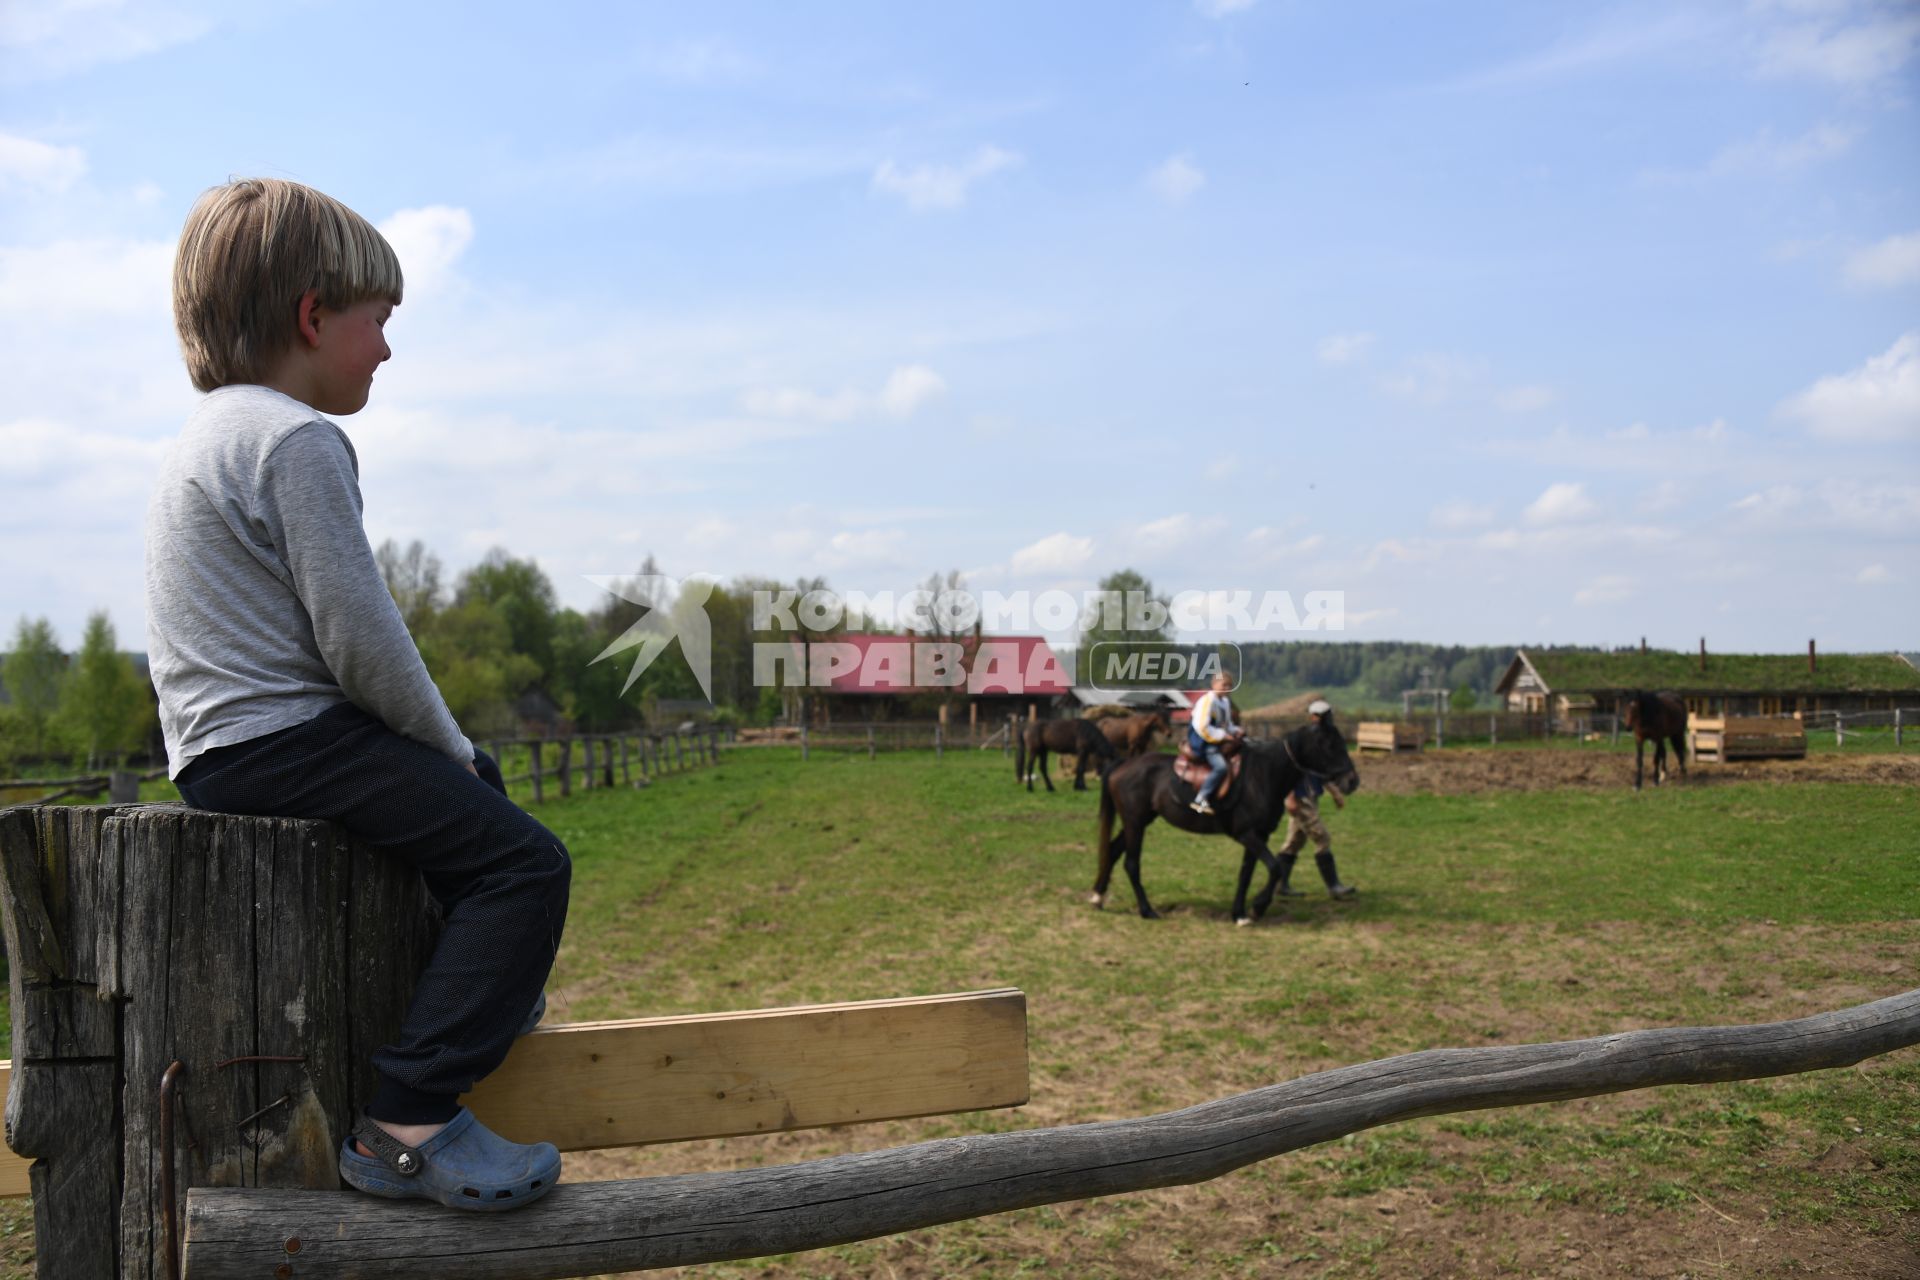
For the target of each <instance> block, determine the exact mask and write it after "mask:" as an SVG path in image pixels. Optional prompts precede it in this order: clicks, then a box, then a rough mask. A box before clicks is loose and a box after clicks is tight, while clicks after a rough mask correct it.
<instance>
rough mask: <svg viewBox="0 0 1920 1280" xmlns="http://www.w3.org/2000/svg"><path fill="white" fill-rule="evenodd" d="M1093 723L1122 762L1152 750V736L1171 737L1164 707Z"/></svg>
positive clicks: (1171, 726) (1169, 723) (1171, 730)
mask: <svg viewBox="0 0 1920 1280" xmlns="http://www.w3.org/2000/svg"><path fill="white" fill-rule="evenodd" d="M1093 723H1095V724H1097V725H1099V726H1100V732H1102V733H1104V734H1106V735H1107V741H1108V742H1109V743H1111V744H1112V745H1113V749H1114V750H1115V751H1116V752H1118V753H1119V755H1120V758H1121V759H1122V760H1131V759H1133V758H1134V757H1135V756H1143V755H1145V754H1147V752H1149V751H1151V750H1153V735H1154V734H1156V733H1164V734H1166V735H1167V736H1168V737H1169V738H1171V737H1172V736H1173V721H1172V720H1171V719H1169V718H1168V716H1167V712H1166V708H1164V707H1162V708H1161V709H1160V710H1158V711H1140V712H1136V713H1134V714H1133V715H1130V716H1109V717H1107V718H1106V719H1105V720H1096V721H1094V722H1093Z"/></svg>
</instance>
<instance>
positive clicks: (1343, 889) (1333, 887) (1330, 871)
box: [1313, 849, 1358, 901]
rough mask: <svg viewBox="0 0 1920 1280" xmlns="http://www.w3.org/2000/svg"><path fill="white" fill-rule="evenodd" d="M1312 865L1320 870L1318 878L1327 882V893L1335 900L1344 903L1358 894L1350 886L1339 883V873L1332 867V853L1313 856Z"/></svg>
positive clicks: (1329, 851)
mask: <svg viewBox="0 0 1920 1280" xmlns="http://www.w3.org/2000/svg"><path fill="white" fill-rule="evenodd" d="M1313 865H1314V866H1316V867H1319V868H1320V878H1321V879H1322V880H1325V881H1326V882H1327V892H1328V893H1330V894H1332V895H1333V896H1334V898H1335V899H1337V900H1340V901H1345V900H1346V899H1348V898H1351V897H1352V896H1353V895H1354V894H1355V893H1357V892H1358V890H1356V889H1355V888H1354V887H1353V886H1352V885H1350V884H1341V883H1340V872H1339V871H1338V870H1336V869H1335V868H1334V865H1333V851H1332V850H1331V849H1329V850H1328V851H1327V852H1325V853H1316V854H1314V855H1313Z"/></svg>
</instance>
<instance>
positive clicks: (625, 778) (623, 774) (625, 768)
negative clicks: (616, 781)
mask: <svg viewBox="0 0 1920 1280" xmlns="http://www.w3.org/2000/svg"><path fill="white" fill-rule="evenodd" d="M620 785H621V786H623V787H630V786H632V785H633V769H632V767H631V766H629V765H628V763H627V735H626V734H624V733H623V734H621V735H620Z"/></svg>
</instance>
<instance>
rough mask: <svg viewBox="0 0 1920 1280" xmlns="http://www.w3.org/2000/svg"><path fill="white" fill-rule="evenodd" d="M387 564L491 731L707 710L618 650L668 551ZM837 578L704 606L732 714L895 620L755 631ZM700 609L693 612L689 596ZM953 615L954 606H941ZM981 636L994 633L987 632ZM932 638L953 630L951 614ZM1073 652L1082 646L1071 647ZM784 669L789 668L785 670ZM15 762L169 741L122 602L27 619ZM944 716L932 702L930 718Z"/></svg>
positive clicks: (1337, 646)
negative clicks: (123, 643) (775, 651)
mask: <svg viewBox="0 0 1920 1280" xmlns="http://www.w3.org/2000/svg"><path fill="white" fill-rule="evenodd" d="M375 559H376V562H377V563H378V565H379V568H380V573H381V575H382V577H383V578H384V579H385V581H386V584H387V589H388V590H389V591H390V592H391V593H392V595H393V599H394V602H395V604H396V605H397V606H398V607H399V610H400V613H401V616H402V617H403V618H404V619H405V621H406V624H407V628H408V630H409V631H411V632H412V634H413V637H414V640H415V643H416V644H418V645H419V648H420V654H421V657H422V658H423V659H424V660H425V662H426V666H427V670H428V671H429V673H431V675H432V676H433V679H434V681H435V683H436V684H437V685H438V686H439V688H440V692H441V694H442V695H443V696H444V697H445V698H446V700H447V705H448V707H449V708H450V709H451V710H452V712H453V714H454V717H455V718H456V719H457V720H458V721H459V723H460V724H461V726H462V727H463V728H464V729H465V730H466V731H467V732H468V733H470V734H472V735H473V736H475V737H481V738H485V737H510V736H517V735H519V734H521V733H523V732H535V733H538V732H543V731H547V730H551V729H559V728H564V727H566V726H567V725H571V726H572V727H573V728H575V729H577V730H580V731H583V732H590V733H598V732H606V731H610V730H614V729H625V728H632V727H636V726H638V725H641V724H644V723H647V722H649V721H654V722H658V721H659V720H661V719H668V718H672V719H677V718H679V717H680V716H681V715H682V714H684V713H685V711H686V710H687V705H686V704H691V703H695V702H698V703H700V704H703V705H704V703H705V698H704V697H703V696H702V693H701V690H700V686H699V684H698V682H697V681H696V680H695V679H694V675H693V671H692V669H691V668H690V667H689V665H688V663H687V660H686V657H685V655H684V654H683V653H682V652H681V650H680V646H679V645H678V644H674V645H670V646H669V647H668V648H667V649H666V651H665V652H664V653H662V654H661V655H660V656H659V658H658V659H657V660H656V661H654V662H653V663H652V664H651V665H650V666H649V667H648V668H647V670H646V671H644V672H642V673H641V674H640V675H639V676H638V678H637V679H635V680H634V682H633V685H632V686H631V687H630V688H629V687H627V680H628V673H629V671H630V669H631V667H632V662H633V651H632V650H628V651H626V652H624V653H615V654H612V655H610V656H607V657H606V658H604V660H597V659H601V658H602V655H603V654H606V653H607V651H608V649H609V647H610V646H612V645H614V643H615V642H616V641H617V640H619V638H620V637H621V636H623V635H625V634H626V633H627V631H628V629H629V628H630V627H632V626H633V625H634V624H635V623H636V622H638V621H639V620H640V619H641V618H642V617H643V616H644V615H645V614H646V613H647V612H648V611H649V609H651V608H659V609H664V610H668V611H672V610H674V609H675V608H676V607H683V605H682V602H678V601H676V600H673V599H669V598H656V595H657V592H658V591H659V590H660V588H659V587H658V585H657V584H655V585H654V586H653V588H652V590H653V592H654V593H655V594H650V593H649V590H648V589H645V588H646V584H648V583H649V582H650V581H651V580H652V579H654V578H657V577H658V575H659V574H660V570H659V567H658V566H657V565H656V564H655V563H654V561H653V559H652V558H651V557H648V559H647V560H646V561H645V562H644V563H643V564H642V565H641V566H640V568H639V570H638V573H637V574H636V575H635V577H634V578H633V579H630V580H628V581H627V582H626V583H625V584H623V589H622V590H621V591H619V592H617V593H609V594H607V595H606V596H605V597H604V598H603V600H602V601H601V603H599V604H598V605H596V606H595V607H593V608H590V609H587V610H584V611H583V610H580V609H575V608H571V607H563V606H562V605H561V604H560V603H559V599H558V596H557V594H556V592H555V590H554V586H553V581H552V579H550V578H549V577H548V576H547V574H546V572H545V571H544V570H542V569H541V568H540V566H539V565H538V564H536V563H535V562H534V561H533V560H531V559H520V558H517V557H515V556H512V555H510V554H508V553H507V552H506V551H505V550H501V549H495V550H493V551H491V552H489V553H488V554H487V555H486V556H485V557H484V558H483V559H482V560H481V561H480V562H479V563H478V564H475V565H472V566H471V567H469V568H467V569H464V570H462V571H461V572H460V573H459V574H457V575H453V576H451V577H450V576H449V575H448V574H447V572H446V569H445V567H444V565H443V564H442V563H441V561H440V559H439V557H437V556H435V555H434V554H433V553H432V552H431V551H429V550H428V549H427V548H426V547H425V545H424V544H422V543H420V542H418V541H415V542H413V543H411V544H409V545H407V546H404V547H403V546H401V545H400V544H398V543H396V542H394V541H392V540H391V539H390V540H388V541H387V542H385V543H383V544H381V546H380V547H379V548H378V549H377V550H376V552H375ZM826 586H827V583H826V581H825V579H822V578H803V579H800V580H798V581H794V582H781V581H778V580H775V579H772V578H762V577H742V578H736V579H734V580H733V581H732V582H728V583H722V584H716V585H715V586H714V587H713V590H712V593H711V594H710V595H709V596H708V597H707V598H706V600H705V602H704V604H703V605H701V606H699V607H702V608H704V610H705V613H706V615H707V618H708V621H709V625H710V630H711V636H712V657H713V671H712V695H713V703H714V710H713V711H711V712H709V713H707V714H709V715H715V716H718V717H720V718H739V719H741V720H749V721H756V722H766V721H770V720H773V719H776V718H779V717H781V716H785V717H788V718H790V719H791V718H793V717H795V716H796V715H797V714H798V712H799V710H800V703H801V701H802V699H804V697H805V696H806V692H805V690H804V689H803V688H801V687H799V686H798V685H796V684H792V683H787V682H783V683H782V684H781V685H777V686H775V687H761V686H759V685H756V683H755V680H754V664H753V652H754V651H753V646H754V644H755V643H756V642H761V643H764V642H768V641H775V642H778V641H783V640H784V641H790V642H793V643H795V644H796V645H797V646H799V645H804V643H806V642H809V641H818V640H824V639H828V638H830V637H831V636H832V635H834V634H838V633H843V632H857V631H872V630H876V629H881V628H880V626H879V623H877V622H876V621H875V620H874V619H870V618H866V617H862V616H859V615H853V616H849V617H844V618H842V619H840V620H839V621H838V622H837V623H836V624H835V625H834V626H832V627H831V628H827V629H823V630H819V631H807V630H806V629H804V627H803V626H802V625H801V618H800V616H798V611H795V614H796V616H795V620H794V625H793V626H791V627H784V628H783V627H782V626H781V625H780V624H781V622H783V621H784V619H779V618H776V619H774V626H773V628H772V629H770V630H763V631H761V632H759V633H755V632H754V630H753V621H754V619H753V602H754V594H755V593H756V592H759V591H765V592H771V593H782V592H789V593H792V597H793V598H797V597H799V596H803V595H805V593H807V592H808V591H811V590H815V589H823V588H826ZM1100 588H1101V589H1102V590H1103V591H1113V592H1122V593H1124V592H1129V591H1137V592H1141V593H1143V594H1144V595H1145V596H1146V597H1147V598H1152V599H1160V600H1162V601H1163V602H1164V597H1161V596H1159V595H1158V594H1157V593H1156V592H1155V590H1154V587H1153V584H1152V583H1151V582H1149V581H1147V579H1146V578H1144V577H1142V576H1141V575H1140V574H1139V573H1137V572H1135V571H1133V570H1131V569H1122V570H1119V571H1117V572H1115V573H1111V574H1109V575H1107V577H1106V578H1104V579H1103V580H1102V581H1101V583H1100ZM921 589H922V590H923V591H925V592H927V593H928V597H929V598H930V599H934V598H937V597H939V596H941V595H944V594H947V593H950V592H955V591H961V590H964V589H965V588H964V584H963V582H962V579H961V575H960V574H959V573H957V572H947V573H944V574H942V573H935V574H933V575H932V576H930V577H929V578H928V579H927V580H926V581H925V582H924V583H922V584H921ZM684 607H693V606H684ZM932 612H934V613H935V614H938V612H939V611H938V610H934V611H932ZM1087 621H1088V625H1087V627H1086V629H1085V630H1084V631H1083V632H1082V633H1081V635H1080V636H1079V637H1078V644H1077V645H1076V646H1075V651H1074V653H1073V655H1072V665H1073V667H1074V669H1075V671H1076V674H1077V675H1078V676H1080V677H1081V679H1082V681H1084V679H1085V675H1086V673H1085V671H1084V670H1083V669H1082V668H1083V667H1084V665H1085V661H1086V655H1087V654H1088V653H1089V652H1090V650H1091V648H1092V646H1093V645H1094V644H1096V643H1099V642H1101V641H1107V640H1131V641H1171V640H1172V638H1173V637H1172V635H1171V632H1170V629H1169V628H1167V627H1164V626H1162V627H1159V628H1157V629H1151V630H1138V631H1134V630H1128V629H1127V627H1126V626H1125V625H1124V624H1122V625H1117V626H1116V625H1113V624H1114V619H1111V618H1102V617H1097V616H1096V617H1092V618H1089V619H1088V620H1087ZM975 629H976V630H977V628H975ZM930 634H935V635H941V636H942V637H943V638H957V637H947V636H945V630H944V629H943V628H942V626H941V625H940V624H938V623H936V624H934V626H933V627H932V629H931V631H930ZM1241 654H1242V659H1243V669H1242V671H1241V673H1240V674H1241V681H1242V685H1243V692H1242V696H1241V697H1240V699H1239V701H1240V703H1241V704H1242V706H1243V708H1251V707H1253V706H1257V705H1259V703H1260V702H1261V701H1262V700H1265V699H1267V698H1270V697H1280V696H1284V695H1285V694H1288V693H1293V692H1298V691H1300V690H1305V689H1318V690H1323V691H1327V692H1329V693H1333V692H1339V693H1344V694H1345V695H1346V696H1347V697H1348V698H1349V699H1355V698H1365V699H1371V700H1375V701H1378V702H1382V703H1397V702H1398V701H1399V696H1400V692H1401V690H1403V689H1409V688H1414V687H1417V686H1419V685H1420V684H1421V683H1422V680H1423V676H1424V677H1426V678H1429V679H1430V680H1431V683H1432V685H1433V686H1434V687H1444V688H1447V689H1451V690H1453V691H1454V705H1455V706H1456V707H1462V708H1465V707H1469V706H1471V705H1472V702H1473V701H1474V699H1475V697H1476V696H1477V695H1478V696H1484V695H1485V694H1486V693H1487V692H1489V691H1490V690H1491V689H1492V687H1493V684H1494V682H1495V681H1496V680H1497V679H1498V678H1499V676H1500V674H1501V672H1502V671H1503V670H1504V669H1505V666H1506V664H1507V662H1508V661H1509V660H1510V659H1511V658H1512V656H1513V651H1512V650H1511V649H1509V648H1497V649H1496V648H1487V647H1473V646H1461V645H1428V644H1412V643H1404V642H1397V641H1368V642H1338V641H1322V640H1312V641H1281V642H1249V643H1246V644H1243V645H1241ZM1063 656H1065V655H1063ZM783 674H784V672H783ZM0 681H3V682H4V690H5V694H6V697H5V699H4V700H3V701H0V761H8V760H65V759H71V760H72V761H73V762H75V763H76V764H79V765H82V766H83V767H99V766H101V765H104V764H106V763H108V762H109V761H112V760H116V759H119V758H122V757H124V756H126V755H127V754H130V753H135V752H142V751H147V750H150V749H151V747H152V739H153V737H154V735H155V728H156V723H155V716H154V699H153V691H152V686H151V685H150V684H149V683H148V681H147V679H146V678H145V676H144V673H143V671H142V670H141V669H140V668H139V667H138V666H137V665H136V663H135V661H134V658H133V656H131V655H128V654H125V653H122V652H121V651H120V649H119V647H118V642H117V639H116V637H115V635H114V629H113V624H112V623H111V622H110V621H109V620H108V618H107V615H106V614H105V613H98V614H95V615H94V616H93V617H92V618H91V619H89V621H88V624H87V630H86V635H85V637H84V638H83V640H82V642H81V645H80V648H79V650H78V651H77V652H76V653H74V654H73V655H71V656H69V655H67V654H66V653H64V652H63V651H62V649H61V647H60V645H59V643H58V639H57V637H56V636H55V634H54V631H53V628H52V626H51V625H50V624H49V623H48V622H47V621H46V620H45V619H38V620H30V619H26V618H22V619H21V620H20V624H19V627H18V629H17V630H16V632H15V634H14V637H13V644H12V649H11V652H9V653H8V654H6V655H5V657H4V659H3V660H0ZM928 714H931V711H930V710H929V711H928Z"/></svg>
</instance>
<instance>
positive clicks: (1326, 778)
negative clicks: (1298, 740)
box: [1280, 733, 1333, 785]
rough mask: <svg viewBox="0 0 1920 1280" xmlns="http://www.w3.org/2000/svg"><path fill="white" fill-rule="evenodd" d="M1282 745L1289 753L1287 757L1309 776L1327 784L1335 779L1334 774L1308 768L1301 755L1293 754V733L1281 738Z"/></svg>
mask: <svg viewBox="0 0 1920 1280" xmlns="http://www.w3.org/2000/svg"><path fill="white" fill-rule="evenodd" d="M1280 746H1281V748H1282V749H1283V750H1284V751H1285V752H1286V753H1287V759H1289V760H1291V761H1293V767H1294V768H1296V769H1298V770H1299V771H1300V772H1301V773H1304V774H1306V775H1307V776H1308V777H1309V778H1314V779H1317V780H1318V781H1319V782H1320V783H1321V784H1322V785H1326V784H1328V783H1330V782H1332V781H1333V775H1332V774H1330V773H1321V772H1320V771H1319V770H1317V769H1309V768H1307V766H1305V765H1304V764H1301V763H1300V757H1299V756H1296V755H1295V754H1293V734H1291V733H1290V734H1288V735H1287V736H1286V737H1284V738H1282V739H1280Z"/></svg>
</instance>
